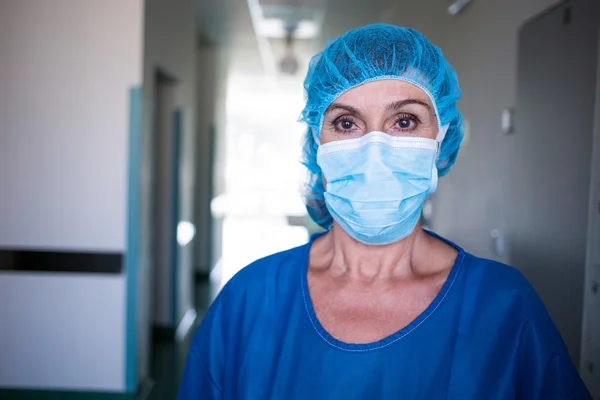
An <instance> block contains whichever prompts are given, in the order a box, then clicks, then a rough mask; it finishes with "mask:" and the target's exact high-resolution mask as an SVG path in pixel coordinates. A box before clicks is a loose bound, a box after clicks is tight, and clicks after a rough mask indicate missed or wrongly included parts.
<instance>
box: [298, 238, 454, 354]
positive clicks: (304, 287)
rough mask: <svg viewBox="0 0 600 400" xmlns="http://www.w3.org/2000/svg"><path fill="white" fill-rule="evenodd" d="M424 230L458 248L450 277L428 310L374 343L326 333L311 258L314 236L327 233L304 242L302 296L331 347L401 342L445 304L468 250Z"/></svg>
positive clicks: (361, 347) (356, 347)
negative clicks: (312, 284)
mask: <svg viewBox="0 0 600 400" xmlns="http://www.w3.org/2000/svg"><path fill="white" fill-rule="evenodd" d="M425 232H426V233H427V234H429V235H431V236H433V237H435V238H437V239H440V240H442V241H443V242H445V243H447V244H449V245H450V246H452V247H454V248H455V249H456V250H457V251H458V255H457V256H456V260H455V261H454V265H453V266H452V268H451V270H450V273H449V274H448V277H447V278H446V281H445V282H444V284H443V285H442V288H441V289H440V291H439V292H438V294H437V295H436V296H435V298H434V299H433V301H432V302H431V303H430V304H429V306H427V308H426V309H425V311H423V312H422V313H421V314H419V315H418V316H417V317H416V318H415V319H414V320H413V321H412V322H410V323H409V324H408V325H406V326H405V327H404V328H402V329H400V330H399V331H397V332H396V333H393V334H391V335H389V336H387V337H385V338H383V339H381V340H378V341H376V342H371V343H346V342H343V341H341V340H338V339H336V338H334V337H333V336H331V335H330V334H329V332H327V331H326V330H325V328H323V326H322V325H321V322H320V321H319V319H318V318H317V314H316V312H315V309H314V307H313V303H312V299H311V298H310V291H309V289H308V261H309V255H310V248H311V246H312V243H313V242H314V240H315V239H317V238H318V237H320V236H323V235H325V234H326V233H327V232H322V233H317V234H315V235H312V236H311V238H310V241H309V243H307V244H306V245H305V251H304V254H303V256H304V259H303V262H302V266H303V267H302V268H301V272H302V279H301V281H302V283H301V284H302V297H303V299H304V305H305V308H306V311H307V313H308V317H309V319H310V322H311V323H312V326H313V328H314V329H315V331H316V332H317V334H318V335H319V336H320V337H321V338H322V339H323V340H324V341H325V342H327V343H328V344H329V345H330V346H333V347H335V348H337V349H339V350H345V351H351V352H365V351H372V350H378V349H381V348H383V347H387V346H389V345H391V344H393V343H395V342H397V341H399V340H400V339H402V338H404V337H405V336H406V335H408V334H409V333H411V332H412V331H413V330H415V329H416V328H418V327H419V326H420V325H421V324H422V323H424V322H425V321H426V320H427V319H428V318H429V317H430V316H431V315H432V314H433V313H434V312H435V311H436V310H437V309H438V307H439V306H440V305H441V304H442V302H443V301H444V299H445V298H446V296H447V295H448V292H449V291H450V289H451V288H452V285H453V284H454V281H455V280H456V277H457V276H458V273H459V271H460V269H461V266H462V264H463V261H464V258H465V252H464V250H463V249H462V248H460V247H459V246H457V245H456V244H454V243H452V242H450V241H449V240H446V239H444V238H443V237H441V236H439V235H436V234H435V233H433V232H430V231H427V230H425Z"/></svg>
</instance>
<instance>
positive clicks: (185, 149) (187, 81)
mask: <svg viewBox="0 0 600 400" xmlns="http://www.w3.org/2000/svg"><path fill="white" fill-rule="evenodd" d="M145 4H146V7H145V14H144V20H145V24H144V25H145V26H144V67H143V70H144V84H143V85H144V86H143V87H144V104H143V118H144V119H143V122H142V135H143V137H142V142H143V143H142V145H143V148H142V159H143V165H142V195H141V198H142V210H141V218H142V221H141V223H142V227H141V234H142V237H141V239H140V240H141V254H140V257H141V259H140V266H139V279H140V282H139V287H140V292H139V296H140V303H139V304H140V305H141V308H142V309H140V317H139V319H138V322H139V326H138V332H137V335H138V352H139V353H138V354H139V360H138V362H139V368H138V375H139V378H140V379H142V378H143V377H144V376H146V375H147V372H148V365H149V364H148V363H149V358H148V355H149V353H148V349H149V346H150V343H149V337H150V326H151V321H152V318H151V316H150V304H151V296H152V297H153V296H154V293H152V289H151V288H152V285H151V280H150V279H149V278H150V276H151V274H153V271H151V270H150V267H151V264H150V261H151V259H150V257H151V254H152V253H151V245H152V242H151V240H152V235H153V232H152V226H151V221H152V218H151V217H152V210H151V193H152V184H153V181H152V165H151V164H150V162H151V159H152V151H153V146H154V143H153V139H152V122H153V121H152V111H153V104H152V103H153V99H154V90H155V88H154V73H155V69H156V68H158V67H160V68H161V69H162V70H163V71H165V72H167V73H169V74H170V75H171V76H172V77H174V78H175V79H176V80H177V81H178V89H177V93H176V95H177V99H176V102H177V104H178V105H179V106H180V107H181V109H182V111H183V119H184V121H183V132H182V133H183V135H182V136H183V138H182V149H181V157H182V159H181V165H180V168H181V181H180V188H181V191H180V198H181V204H180V218H181V219H182V220H185V221H190V222H191V221H193V220H194V216H193V208H194V207H193V203H194V179H195V175H194V174H195V149H196V147H195V146H196V144H195V143H196V142H195V139H196V138H195V134H196V130H195V125H196V81H195V79H196V59H195V58H196V48H197V42H196V31H195V20H194V8H193V2H192V0H172V1H168V2H167V1H163V0H146V2H145ZM192 243H193V242H192ZM192 246H193V244H188V245H187V246H185V247H183V248H180V253H179V266H178V267H179V271H180V272H179V275H178V287H179V291H178V298H177V303H178V304H177V310H178V315H176V316H175V318H174V319H175V320H179V319H180V318H181V317H182V316H183V315H184V313H185V312H186V310H187V309H189V308H191V307H193V298H192V297H193V296H192V294H193V291H192V285H193V280H192V255H193V253H192ZM163 292H164V293H167V295H166V296H165V298H153V299H152V301H154V302H170V301H171V298H170V297H171V293H172V291H171V290H170V288H165V291H163Z"/></svg>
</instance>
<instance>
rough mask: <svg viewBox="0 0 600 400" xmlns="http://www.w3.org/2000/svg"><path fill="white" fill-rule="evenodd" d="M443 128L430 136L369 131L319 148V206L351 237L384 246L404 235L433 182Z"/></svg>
mask: <svg viewBox="0 0 600 400" xmlns="http://www.w3.org/2000/svg"><path fill="white" fill-rule="evenodd" d="M446 129H447V126H445V127H442V128H441V129H440V133H439V134H438V137H437V139H436V140H433V139H426V138H416V137H394V136H391V135H388V134H386V133H383V132H370V133H368V134H366V135H364V136H362V137H360V138H358V139H347V140H340V141H335V142H330V143H326V144H324V145H321V146H319V150H318V152H317V163H318V164H319V166H320V167H321V170H322V172H323V175H324V178H325V181H326V185H327V187H326V190H325V204H326V206H327V208H328V210H329V212H330V213H331V215H332V216H333V219H334V220H335V221H336V222H337V223H338V224H339V225H340V226H341V227H342V228H343V229H344V230H345V231H346V233H348V234H349V235H350V236H352V237H353V238H355V239H356V240H358V241H360V242H362V243H366V244H371V245H384V244H389V243H393V242H396V241H399V240H401V239H404V238H405V237H407V236H409V235H410V234H411V233H412V232H413V231H414V229H415V226H416V225H417V222H418V221H419V218H420V216H421V209H422V207H423V203H424V202H425V199H426V198H427V196H429V195H430V194H431V193H433V192H434V191H435V189H436V188H437V182H438V173H437V167H436V161H437V157H438V150H439V144H440V143H441V141H442V140H443V137H444V133H445V132H446Z"/></svg>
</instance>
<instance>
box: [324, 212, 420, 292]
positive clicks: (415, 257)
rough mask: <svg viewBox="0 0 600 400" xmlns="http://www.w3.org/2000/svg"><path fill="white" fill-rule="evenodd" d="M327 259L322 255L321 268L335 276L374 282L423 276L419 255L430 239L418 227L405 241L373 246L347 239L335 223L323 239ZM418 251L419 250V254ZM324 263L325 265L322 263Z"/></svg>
mask: <svg viewBox="0 0 600 400" xmlns="http://www.w3.org/2000/svg"><path fill="white" fill-rule="evenodd" d="M324 239H325V241H326V242H328V243H326V245H325V246H323V249H327V250H326V253H327V255H325V254H323V256H324V257H323V258H322V260H323V261H324V263H323V264H322V266H323V267H326V268H328V269H330V271H331V272H332V273H333V274H335V275H344V276H346V277H348V278H351V279H357V280H360V281H365V282H373V281H377V280H380V279H390V278H400V279H401V278H403V277H410V276H415V275H421V274H426V273H427V271H425V270H424V268H423V266H425V268H426V265H427V262H426V260H423V256H419V254H427V253H428V252H427V251H425V252H423V251H422V250H423V249H424V248H425V247H427V246H428V244H429V239H430V236H429V235H428V234H426V233H425V232H424V231H423V230H422V229H421V226H420V225H417V227H416V228H415V230H414V231H413V233H412V234H411V235H409V236H408V237H406V238H404V239H402V240H399V241H397V242H394V243H391V244H387V245H382V246H372V245H367V244H364V243H361V242H359V241H357V240H355V239H354V238H352V237H350V236H349V235H348V234H347V233H346V232H345V231H344V230H343V229H342V228H341V227H340V226H339V225H338V224H337V223H334V225H333V227H332V228H331V231H330V232H329V234H327V235H325V237H324ZM419 249H421V250H419ZM325 260H326V261H325Z"/></svg>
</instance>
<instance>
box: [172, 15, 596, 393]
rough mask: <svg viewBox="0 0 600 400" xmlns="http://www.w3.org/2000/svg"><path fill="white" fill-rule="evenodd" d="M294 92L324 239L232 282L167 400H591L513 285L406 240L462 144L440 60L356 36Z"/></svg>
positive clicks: (331, 48)
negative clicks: (300, 97) (175, 397)
mask: <svg viewBox="0 0 600 400" xmlns="http://www.w3.org/2000/svg"><path fill="white" fill-rule="evenodd" d="M304 87H305V90H306V106H305V108H304V110H303V112H302V116H301V120H302V121H303V122H305V123H306V125H307V127H308V129H307V135H306V139H305V145H304V163H305V165H306V166H307V167H308V169H309V175H310V178H309V182H308V185H307V192H306V193H305V201H306V206H307V208H308V212H309V213H310V215H311V217H312V218H313V219H314V220H315V221H316V222H317V223H319V224H320V225H321V226H322V227H323V228H325V229H326V231H325V232H324V233H322V234H317V235H315V236H313V237H312V238H311V239H310V242H309V243H307V244H306V245H304V246H301V247H297V248H294V249H291V250H288V251H284V252H282V253H278V254H274V255H272V256H269V257H266V258H264V259H261V260H258V261H256V262H254V263H253V264H251V265H249V266H248V267H246V268H244V269H243V270H242V271H240V272H239V273H238V274H237V275H236V276H235V277H234V278H232V279H231V281H230V282H229V283H228V284H227V285H226V286H225V288H224V289H223V290H222V291H221V293H220V294H219V296H218V297H217V299H216V300H215V302H214V303H213V305H212V306H211V308H210V310H209V311H208V313H207V315H206V317H205V318H204V320H203V322H202V324H201V326H200V328H199V329H198V331H197V333H196V334H195V337H194V339H193V342H192V344H191V349H190V352H189V356H188V359H187V365H186V368H185V372H184V374H183V379H182V381H181V386H180V390H179V399H181V400H192V399H202V400H209V399H214V400H216V399H223V400H225V399H227V400H229V399H231V400H242V399H248V400H250V399H252V400H258V399H280V400H294V399H306V400H318V399H328V400H337V399H340V400H352V399H367V400H376V399H428V400H435V399H457V400H458V399H460V400H467V399H476V400H484V399H485V400H490V399H590V395H589V393H588V391H587V390H586V387H585V386H584V384H583V383H582V380H581V379H580V377H579V375H578V373H577V371H576V369H575V368H574V366H573V364H572V362H571V360H570V358H569V354H568V353H567V350H566V348H565V345H564V343H563V341H562V339H561V337H560V335H559V333H558V331H557V329H556V327H555V326H554V324H553V322H552V320H551V319H550V317H549V315H548V313H547V312H546V310H545V308H544V305H543V304H542V302H541V301H540V299H539V297H538V296H537V294H536V292H535V291H534V290H533V288H532V287H531V286H530V284H529V283H528V282H527V280H526V279H525V278H524V277H523V276H522V275H521V274H520V273H519V272H518V271H517V270H515V269H513V268H511V267H508V266H506V265H502V264H499V263H497V262H493V261H490V260H485V259H481V258H477V257H475V256H473V255H471V254H468V253H467V252H465V251H464V250H462V249H461V248H460V247H459V246H458V245H456V244H454V243H452V242H450V241H448V240H446V239H444V238H442V237H440V236H438V235H436V234H434V233H432V232H428V231H425V230H423V229H422V228H421V226H420V225H419V217H420V214H421V209H422V207H423V202H424V201H425V199H427V197H428V196H430V195H431V194H432V193H433V192H434V191H435V189H436V187H437V185H438V178H439V177H440V176H443V175H445V174H447V173H448V171H449V170H450V168H451V167H452V164H453V163H454V161H455V160H456V156H457V153H458V150H459V145H460V142H461V139H462V137H463V120H462V116H461V113H460V112H459V111H458V109H457V107H456V101H457V100H458V99H459V97H460V95H461V92H460V89H459V86H458V81H457V77H456V73H455V71H454V69H453V68H452V67H451V66H450V64H448V62H447V61H446V60H445V59H444V57H443V55H442V52H441V51H440V49H438V48H437V47H435V46H434V45H432V44H431V43H430V42H429V41H428V40H427V39H426V38H425V37H424V36H423V35H421V34H420V33H419V32H417V31H415V30H412V29H407V28H401V27H397V26H393V25H385V24H376V25H369V26H365V27H362V28H358V29H354V30H351V31H349V32H347V33H346V34H344V35H343V36H341V37H339V38H337V39H335V40H333V41H331V42H329V43H328V44H327V46H326V47H325V49H324V50H323V51H322V52H321V53H319V54H317V55H316V56H315V57H314V58H313V59H312V61H311V63H310V67H309V71H308V74H307V76H306V80H305V84H304Z"/></svg>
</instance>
